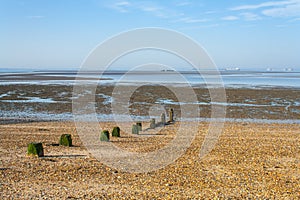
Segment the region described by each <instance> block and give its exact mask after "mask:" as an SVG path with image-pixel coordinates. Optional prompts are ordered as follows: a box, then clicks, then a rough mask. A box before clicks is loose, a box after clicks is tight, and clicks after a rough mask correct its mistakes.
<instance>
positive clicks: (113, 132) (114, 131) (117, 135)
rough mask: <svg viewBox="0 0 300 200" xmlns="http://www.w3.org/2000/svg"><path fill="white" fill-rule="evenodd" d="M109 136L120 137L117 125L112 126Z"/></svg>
mask: <svg viewBox="0 0 300 200" xmlns="http://www.w3.org/2000/svg"><path fill="white" fill-rule="evenodd" d="M111 136H113V137H120V128H119V127H118V126H116V127H114V128H113V130H112V132H111Z"/></svg>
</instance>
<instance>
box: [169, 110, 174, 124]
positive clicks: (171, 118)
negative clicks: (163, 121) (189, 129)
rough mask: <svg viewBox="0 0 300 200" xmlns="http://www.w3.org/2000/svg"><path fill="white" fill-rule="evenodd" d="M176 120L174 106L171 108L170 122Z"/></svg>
mask: <svg viewBox="0 0 300 200" xmlns="http://www.w3.org/2000/svg"><path fill="white" fill-rule="evenodd" d="M173 121H174V110H173V108H170V109H169V122H173Z"/></svg>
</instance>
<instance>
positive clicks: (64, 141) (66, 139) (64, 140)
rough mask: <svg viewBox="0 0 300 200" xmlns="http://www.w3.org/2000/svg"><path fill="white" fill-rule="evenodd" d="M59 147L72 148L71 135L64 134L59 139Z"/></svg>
mask: <svg viewBox="0 0 300 200" xmlns="http://www.w3.org/2000/svg"><path fill="white" fill-rule="evenodd" d="M59 145H63V146H67V147H70V146H72V137H71V134H62V135H61V136H60V138H59Z"/></svg>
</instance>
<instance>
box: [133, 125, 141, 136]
mask: <svg viewBox="0 0 300 200" xmlns="http://www.w3.org/2000/svg"><path fill="white" fill-rule="evenodd" d="M139 130H140V128H139V126H138V125H136V124H133V125H132V134H139Z"/></svg>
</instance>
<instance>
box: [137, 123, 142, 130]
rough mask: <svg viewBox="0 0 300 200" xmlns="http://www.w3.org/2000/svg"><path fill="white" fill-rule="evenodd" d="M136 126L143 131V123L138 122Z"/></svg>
mask: <svg viewBox="0 0 300 200" xmlns="http://www.w3.org/2000/svg"><path fill="white" fill-rule="evenodd" d="M136 125H137V126H138V127H139V131H142V122H137V123H136Z"/></svg>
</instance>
